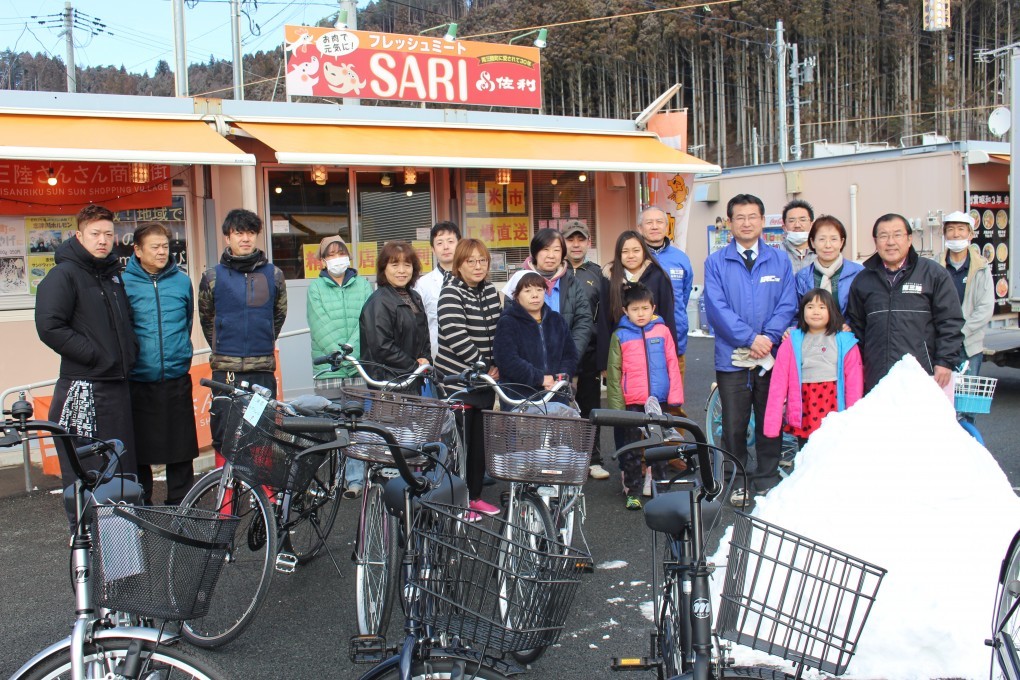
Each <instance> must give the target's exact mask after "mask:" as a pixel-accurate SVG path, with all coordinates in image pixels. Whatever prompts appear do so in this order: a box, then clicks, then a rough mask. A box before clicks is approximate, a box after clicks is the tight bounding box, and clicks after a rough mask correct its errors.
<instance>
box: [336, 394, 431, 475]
mask: <svg viewBox="0 0 1020 680" xmlns="http://www.w3.org/2000/svg"><path fill="white" fill-rule="evenodd" d="M344 396H345V397H346V398H347V399H355V400H357V401H360V402H362V404H363V405H364V409H365V416H364V417H365V420H369V421H371V422H373V423H377V424H379V425H382V426H384V427H386V428H387V429H388V430H389V431H390V433H391V434H392V435H393V436H394V437H396V439H397V443H399V444H400V445H401V446H406V447H407V448H410V449H416V448H418V447H419V446H420V445H422V444H427V443H429V442H438V441H442V438H443V424H444V422H445V421H446V416H447V413H448V412H449V408H448V407H447V405H446V404H445V403H444V402H442V401H439V400H438V399H426V398H425V397H417V396H413V395H410V394H403V393H400V392H381V391H378V390H365V389H345V390H344ZM351 442H352V443H351V445H350V446H348V447H346V448H345V449H344V454H345V455H346V456H347V457H349V458H356V459H358V460H364V461H368V462H370V463H380V464H383V465H393V464H394V462H393V454H392V453H391V452H390V449H389V447H387V446H386V442H385V440H383V438H382V437H380V436H379V435H377V434H374V433H371V432H352V433H351ZM405 458H406V460H407V462H408V463H409V464H411V465H421V464H423V463H424V462H425V459H424V458H423V457H421V456H407V457H405Z"/></svg>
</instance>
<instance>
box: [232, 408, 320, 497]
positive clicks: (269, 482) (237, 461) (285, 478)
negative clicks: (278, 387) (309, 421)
mask: <svg viewBox="0 0 1020 680" xmlns="http://www.w3.org/2000/svg"><path fill="white" fill-rule="evenodd" d="M252 396H253V395H251V394H244V395H238V396H236V397H234V398H233V399H231V401H230V409H229V410H228V411H227V418H226V424H225V425H224V429H223V445H222V447H221V451H220V452H221V453H222V454H223V457H224V458H226V459H227V460H229V461H230V463H231V465H233V468H234V473H235V474H236V475H237V476H238V477H241V478H242V479H245V480H246V481H248V482H250V483H252V484H253V485H263V486H268V487H271V488H273V489H282V490H285V491H303V490H304V489H306V488H307V487H308V483H309V482H310V481H311V480H312V477H314V476H315V473H316V471H317V470H318V469H319V466H320V465H322V460H323V458H324V457H325V455H326V452H325V451H322V452H316V453H313V454H309V455H306V456H299V455H298V454H299V453H301V452H302V451H304V450H305V449H308V448H311V447H313V446H316V445H318V444H322V443H325V442H327V441H329V439H327V438H325V437H322V436H321V435H318V436H316V435H311V434H305V433H297V434H296V433H293V432H287V431H285V430H283V429H282V428H281V427H280V423H282V422H283V418H284V415H283V414H282V413H280V412H279V411H277V410H276V409H274V408H272V407H269V406H267V407H266V408H265V409H264V410H263V411H262V412H261V414H256V413H254V412H253V413H251V414H249V416H248V417H245V416H246V412H247V411H248V406H249V404H250V403H251V399H252ZM253 421H254V422H253Z"/></svg>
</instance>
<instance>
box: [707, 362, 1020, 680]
mask: <svg viewBox="0 0 1020 680" xmlns="http://www.w3.org/2000/svg"><path fill="white" fill-rule="evenodd" d="M753 514H754V515H756V516H758V517H760V518H762V519H763V520H765V521H768V522H771V523H773V524H777V525H779V526H781V527H784V528H786V529H788V530H790V531H794V532H796V533H799V534H803V535H804V536H807V537H808V538H811V539H813V540H816V541H819V542H821V543H824V544H826V545H829V546H831V547H833V548H837V549H839V550H842V551H845V552H847V553H849V554H851V555H854V556H856V557H859V558H861V559H864V560H866V561H868V562H871V563H872V564H875V565H878V566H880V567H883V568H885V569H887V570H888V572H889V573H888V574H887V575H886V577H885V580H884V581H883V582H882V586H881V588H880V590H879V592H878V599H877V601H876V602H875V605H874V608H873V609H872V611H871V616H870V618H869V619H868V621H867V624H866V625H865V628H864V632H863V633H862V635H861V637H860V641H859V644H858V647H857V653H856V655H855V656H854V659H853V661H852V662H851V665H850V668H849V670H848V673H847V676H848V677H849V676H852V677H857V678H888V679H890V680H895V679H899V678H904V679H906V678H921V679H924V680H927V679H929V678H946V677H952V678H977V677H985V676H987V674H988V663H989V649H988V648H987V647H985V646H984V644H983V642H984V640H985V638H986V637H988V635H989V633H990V630H991V614H992V608H993V599H994V596H995V583H996V578H997V575H998V568H999V564H1000V562H1001V560H1002V557H1003V554H1004V553H1005V551H1006V547H1007V546H1008V544H1009V540H1010V539H1011V538H1012V536H1013V534H1014V532H1016V530H1017V529H1018V528H1020V499H1018V498H1017V496H1016V494H1015V493H1014V492H1013V489H1012V488H1011V487H1010V484H1009V482H1008V481H1007V479H1006V476H1005V474H1004V473H1003V472H1002V470H1001V469H1000V467H999V465H998V463H996V462H995V460H994V459H993V458H992V456H991V454H990V453H989V452H988V451H987V450H986V449H985V448H984V447H982V446H981V445H980V444H978V443H977V441H976V440H974V439H973V438H972V437H971V436H970V435H969V434H967V432H965V431H964V430H963V428H961V427H960V426H959V424H958V423H957V422H956V418H955V413H954V411H953V408H952V405H951V404H950V403H949V402H948V400H947V399H946V397H945V394H944V393H943V392H942V391H941V389H940V388H939V387H938V385H936V384H935V382H934V381H933V380H932V378H931V376H929V375H928V374H927V373H925V372H924V370H923V369H922V368H921V367H920V365H919V364H918V363H917V361H916V360H915V359H914V358H913V357H909V356H906V357H904V358H903V359H902V360H901V361H899V362H898V363H897V364H896V365H895V366H894V367H893V368H892V369H891V370H890V371H889V374H888V375H887V376H886V377H885V378H884V379H883V380H882V381H881V382H880V383H879V384H878V385H877V386H876V387H875V389H874V390H872V392H871V393H870V394H868V396H867V397H865V398H864V399H862V400H861V401H859V402H858V403H857V404H855V405H854V406H853V407H852V408H850V409H848V410H847V411H844V412H842V413H833V414H830V415H829V416H827V417H826V418H825V420H824V422H823V423H822V426H821V428H820V429H819V430H818V431H817V432H816V433H815V434H814V435H813V436H812V437H811V440H810V442H809V443H808V445H807V446H806V447H805V448H804V450H803V451H801V453H800V454H799V455H798V456H797V463H796V471H795V472H794V473H793V474H792V475H790V477H789V478H787V479H786V480H784V481H783V482H782V483H781V484H780V485H779V486H777V487H776V488H775V489H774V490H773V491H772V492H770V493H769V495H768V496H767V497H765V498H762V499H760V500H759V501H758V502H757V506H756V508H755V511H754V513H753ZM730 531H732V529H731V530H730ZM728 550H729V533H727V535H726V536H725V537H724V538H723V541H722V544H721V545H720V548H719V551H718V552H717V553H716V555H715V556H714V557H713V558H712V560H713V561H714V562H715V563H716V564H719V565H723V564H725V562H726V557H727V553H728ZM721 584H722V578H719V577H717V578H716V579H715V580H714V581H713V586H714V587H716V588H720V587H721ZM716 597H718V594H716ZM716 610H717V611H718V599H717V600H716ZM735 656H736V658H737V662H738V663H741V664H748V663H753V662H754V661H755V660H757V661H761V660H762V659H763V657H764V655H762V654H760V653H758V652H753V651H751V650H748V649H746V648H743V647H738V648H735Z"/></svg>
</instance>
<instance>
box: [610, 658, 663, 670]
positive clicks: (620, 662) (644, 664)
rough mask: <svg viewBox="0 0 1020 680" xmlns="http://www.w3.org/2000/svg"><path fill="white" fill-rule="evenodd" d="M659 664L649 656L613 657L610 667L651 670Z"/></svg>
mask: <svg viewBox="0 0 1020 680" xmlns="http://www.w3.org/2000/svg"><path fill="white" fill-rule="evenodd" d="M658 667H659V664H657V663H656V662H654V661H651V660H649V659H648V658H647V657H643V656H642V657H622V658H621V657H615V656H614V657H613V663H611V664H610V665H609V669H610V670H613V671H650V670H653V669H655V668H658Z"/></svg>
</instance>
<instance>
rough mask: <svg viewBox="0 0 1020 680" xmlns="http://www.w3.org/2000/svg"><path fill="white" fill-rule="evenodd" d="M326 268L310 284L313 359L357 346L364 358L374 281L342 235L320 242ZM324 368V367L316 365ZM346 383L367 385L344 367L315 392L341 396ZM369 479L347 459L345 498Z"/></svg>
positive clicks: (321, 381)
mask: <svg viewBox="0 0 1020 680" xmlns="http://www.w3.org/2000/svg"><path fill="white" fill-rule="evenodd" d="M319 259H320V260H321V261H322V271H321V272H319V278H317V279H314V280H313V281H312V282H311V284H310V285H309V286H308V304H307V314H308V330H309V333H310V335H311V340H312V359H315V357H321V356H323V355H325V354H329V353H331V352H335V351H337V350H338V349H340V345H350V346H351V347H353V348H354V351H353V352H352V354H353V355H354V356H355V357H356V358H361V333H360V323H359V319H360V318H361V308H362V307H364V306H365V301H366V300H368V297H369V296H370V295H371V294H372V284H370V283H369V282H368V279H366V278H365V277H363V276H358V270H357V269H355V268H354V267H352V266H351V252H350V250H349V249H348V248H347V244H346V243H344V240H343V239H342V238H340V237H339V236H327V237H326V238H324V239H322V242H321V243H319ZM316 368H320V367H316ZM345 385H364V381H363V380H362V379H361V378H359V377H358V374H357V370H356V369H355V368H354V367H353V366H343V367H341V368H340V370H338V371H331V372H327V373H324V374H322V375H319V376H317V377H316V378H315V393H316V394H319V395H322V396H324V397H326V398H328V399H333V398H336V397H339V396H340V388H341V387H343V386H345ZM364 480H365V464H364V463H362V462H361V461H357V460H348V461H347V472H346V481H347V484H346V487H347V488H346V490H345V491H344V497H345V498H357V497H358V496H359V495H360V494H361V489H362V487H363V486H364Z"/></svg>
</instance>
